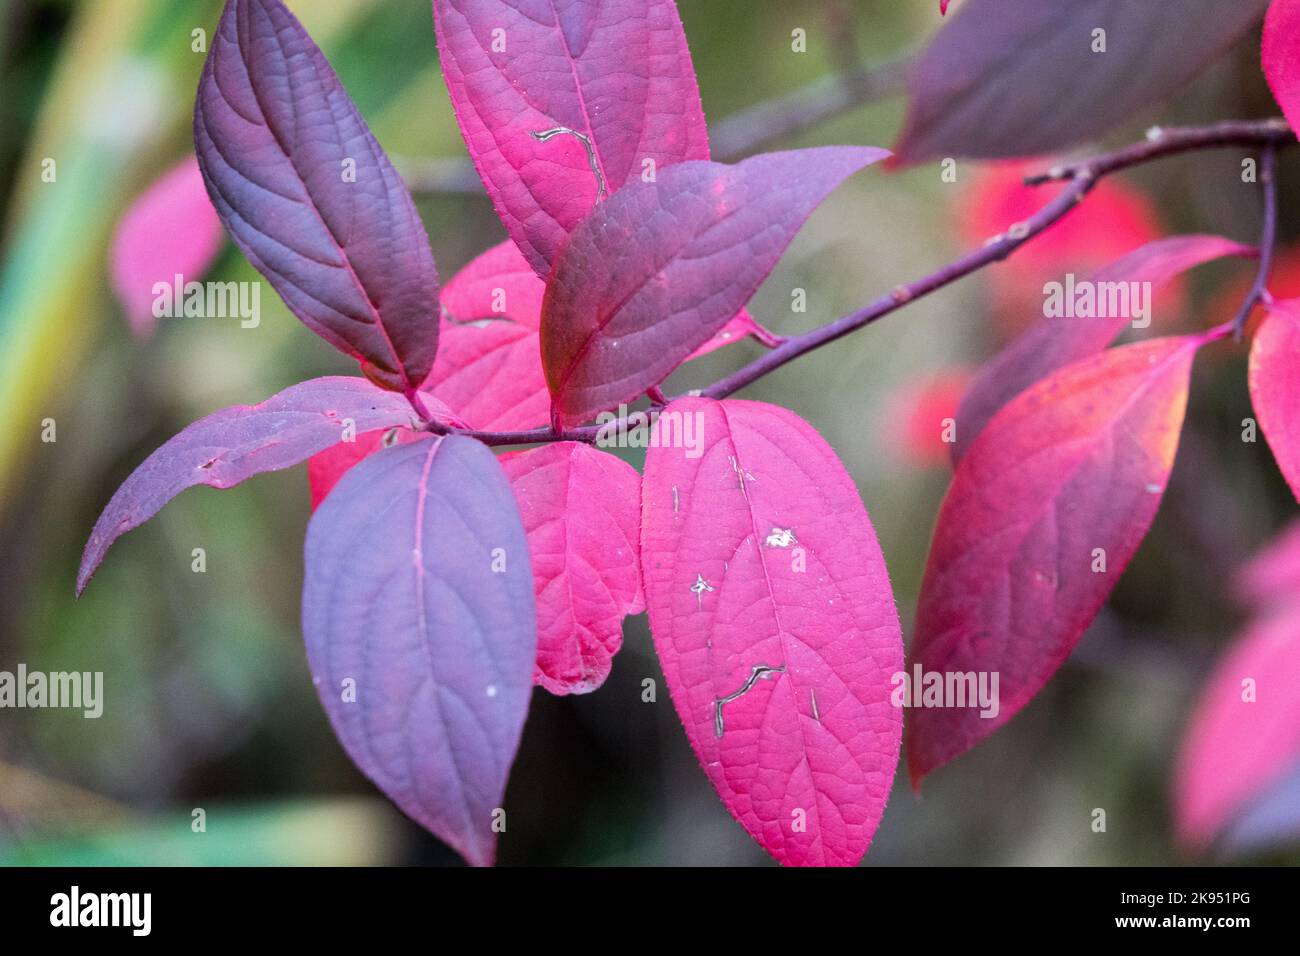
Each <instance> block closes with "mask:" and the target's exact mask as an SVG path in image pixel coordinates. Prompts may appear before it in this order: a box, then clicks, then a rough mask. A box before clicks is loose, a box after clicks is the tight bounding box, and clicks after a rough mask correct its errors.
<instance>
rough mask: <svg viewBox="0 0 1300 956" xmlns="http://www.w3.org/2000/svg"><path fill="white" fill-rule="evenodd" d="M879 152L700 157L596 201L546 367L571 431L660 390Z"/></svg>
mask: <svg viewBox="0 0 1300 956" xmlns="http://www.w3.org/2000/svg"><path fill="white" fill-rule="evenodd" d="M888 155H889V154H888V152H886V151H885V150H882V149H874V148H871V147H856V146H826V147H822V148H818V149H801V150H795V151H792V152H785V153H764V154H762V155H760V156H755V157H753V158H752V159H747V160H745V161H744V162H742V163H738V164H736V165H734V166H727V165H723V164H721V163H705V162H691V163H681V164H679V165H677V166H671V167H669V168H668V169H665V170H663V171H662V172H660V174H659V177H658V180H657V181H656V182H653V183H641V182H637V183H632V184H630V185H628V186H626V187H624V188H623V189H621V190H620V191H619V192H617V193H615V194H614V195H613V196H611V197H610V198H609V199H608V200H606V201H605V202H603V203H601V204H600V205H599V206H597V207H596V209H595V210H594V211H593V212H592V214H591V215H590V216H588V217H587V218H586V219H585V220H583V222H582V224H581V225H580V226H579V227H578V228H577V229H576V230H575V231H574V233H573V236H572V238H571V239H570V241H569V244H568V245H567V246H566V247H565V248H564V251H563V252H562V253H561V254H560V257H559V259H557V260H556V264H555V272H554V274H553V275H552V277H551V282H550V285H549V287H548V288H547V292H546V299H545V301H544V303H543V305H542V364H543V365H544V366H545V368H546V381H547V385H548V387H549V388H550V391H551V400H552V415H553V416H554V417H556V418H558V419H559V421H560V422H561V423H562V424H564V425H572V424H577V423H579V422H582V421H585V420H587V419H588V418H590V417H591V416H592V415H594V414H595V413H597V412H599V411H602V410H604V409H607V408H614V407H616V406H617V405H618V404H619V403H620V402H625V401H630V400H632V399H635V398H636V397H637V396H639V395H640V394H642V393H643V392H644V391H645V390H646V389H648V388H650V387H651V386H654V385H658V384H659V383H660V382H662V381H663V380H664V379H665V378H666V377H667V376H668V375H669V374H670V373H671V372H672V371H673V369H675V368H676V367H677V366H678V365H680V364H681V363H682V362H683V361H685V359H686V358H687V357H688V356H689V355H690V354H691V353H692V352H694V351H695V350H696V349H697V348H699V347H700V346H701V345H703V344H704V343H705V342H707V341H708V340H709V339H710V338H711V337H712V336H713V335H714V334H715V333H716V332H717V331H718V330H719V329H721V328H722V327H723V326H724V325H726V324H727V322H729V321H730V320H731V319H732V318H733V317H735V315H736V313H738V312H739V311H740V310H741V308H742V307H743V306H744V305H745V303H746V302H748V301H749V300H750V298H751V297H752V296H753V295H754V293H755V292H756V291H757V290H758V287H759V286H760V285H761V284H762V282H763V280H764V279H766V278H767V276H768V274H769V273H770V272H771V271H772V268H773V266H775V265H776V263H777V260H778V259H780V257H781V254H782V253H783V252H785V250H786V247H787V246H789V244H790V242H791V240H793V239H794V236H795V233H796V232H798V231H799V227H800V226H802V225H803V223H804V221H805V220H806V219H807V218H808V216H809V215H810V214H811V213H812V211H813V209H815V208H816V207H817V205H818V204H819V203H820V202H821V201H822V200H823V199H825V198H826V196H827V195H828V194H829V193H830V192H831V191H832V190H834V189H835V187H837V186H838V185H839V184H840V183H841V182H843V181H844V180H845V179H847V178H848V177H849V176H851V175H852V174H853V173H855V172H857V171H858V170H860V169H862V168H863V167H864V166H868V165H870V164H871V163H874V162H876V161H877V160H880V159H883V158H884V157H886V156H888Z"/></svg>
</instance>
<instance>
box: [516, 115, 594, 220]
mask: <svg viewBox="0 0 1300 956" xmlns="http://www.w3.org/2000/svg"><path fill="white" fill-rule="evenodd" d="M528 135H529V136H531V137H532V138H533V139H535V140H537V141H538V142H539V143H547V142H550V141H551V140H552V139H554V138H555V137H557V136H572V137H573V138H574V139H576V140H577V141H578V142H579V143H581V144H582V148H583V149H585V150H586V151H587V163H588V165H590V166H591V174H592V175H593V176H595V177H596V202H602V201H603V200H604V199H605V197H606V196H608V195H609V186H608V185H607V184H606V182H605V173H604V172H603V171H602V170H601V168H600V157H598V156H597V155H596V147H595V146H594V145H593V144H592V142H591V137H590V136H588V135H587V134H586V133H583V132H580V131H579V130H576V129H570V128H569V127H568V126H555V127H553V128H551V129H543V130H537V131H535V132H531V133H529V134H528Z"/></svg>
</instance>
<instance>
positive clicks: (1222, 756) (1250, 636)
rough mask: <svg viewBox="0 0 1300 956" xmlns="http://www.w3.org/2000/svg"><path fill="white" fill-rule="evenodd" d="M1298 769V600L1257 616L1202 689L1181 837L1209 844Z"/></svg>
mask: <svg viewBox="0 0 1300 956" xmlns="http://www.w3.org/2000/svg"><path fill="white" fill-rule="evenodd" d="M1247 682H1249V683H1247ZM1297 767H1300V605H1295V604H1292V605H1291V606H1290V608H1289V609H1287V610H1285V611H1283V612H1282V613H1278V614H1274V615H1271V616H1268V617H1265V618H1262V619H1260V620H1258V621H1256V622H1255V623H1254V624H1253V625H1252V626H1251V627H1250V628H1249V630H1247V631H1246V633H1245V635H1244V636H1243V637H1242V638H1241V639H1240V640H1239V641H1238V642H1237V643H1236V644H1235V645H1234V646H1233V647H1232V649H1231V650H1230V651H1229V652H1228V654H1227V655H1226V656H1225V657H1224V659H1223V661H1222V662H1221V663H1220V664H1219V666H1218V667H1217V668H1216V669H1215V671H1214V674H1213V675H1211V677H1210V679H1209V681H1208V682H1207V683H1206V685H1205V689H1204V691H1203V692H1202V693H1201V698H1200V700H1199V702H1198V703H1197V705H1196V710H1195V712H1194V713H1193V715H1192V720H1191V725H1190V727H1189V728H1188V732H1187V738H1186V740H1185V741H1184V743H1183V747H1182V752H1181V754H1180V756H1179V760H1178V768H1177V771H1176V773H1175V785H1174V819H1175V824H1176V827H1177V832H1178V837H1179V840H1180V841H1181V842H1182V843H1184V844H1185V845H1186V846H1188V847H1189V848H1191V849H1196V850H1203V849H1205V848H1206V847H1207V846H1208V845H1209V844H1210V843H1211V842H1212V841H1213V840H1214V838H1215V837H1216V836H1217V835H1219V834H1220V833H1221V832H1222V831H1223V830H1224V828H1225V827H1226V826H1227V825H1228V824H1229V823H1230V822H1231V821H1232V820H1233V819H1234V818H1236V817H1238V816H1239V815H1240V814H1241V813H1242V812H1243V811H1244V810H1245V809H1246V808H1247V807H1248V806H1249V805H1250V804H1251V803H1252V802H1253V801H1255V800H1257V799H1259V798H1261V797H1263V796H1264V795H1266V794H1267V793H1268V791H1269V790H1270V789H1272V788H1274V787H1275V786H1277V785H1279V784H1282V783H1283V782H1284V781H1285V780H1286V779H1287V777H1288V776H1289V775H1290V774H1291V773H1292V772H1293V771H1294V770H1295V769H1296V768H1297Z"/></svg>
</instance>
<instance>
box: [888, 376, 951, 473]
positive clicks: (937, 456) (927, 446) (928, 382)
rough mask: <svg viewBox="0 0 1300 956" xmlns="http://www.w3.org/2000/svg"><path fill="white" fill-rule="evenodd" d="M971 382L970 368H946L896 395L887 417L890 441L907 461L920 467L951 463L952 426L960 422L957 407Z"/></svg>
mask: <svg viewBox="0 0 1300 956" xmlns="http://www.w3.org/2000/svg"><path fill="white" fill-rule="evenodd" d="M970 380H971V373H970V370H969V369H965V368H951V369H946V370H944V371H943V372H940V373H939V374H937V375H934V376H932V377H930V378H927V379H925V380H923V381H920V382H917V383H914V384H910V385H908V386H907V387H905V388H903V389H902V390H901V391H900V392H899V393H898V394H897V395H895V396H894V399H893V401H892V402H891V408H890V413H889V415H888V420H889V422H890V423H891V424H892V428H891V434H890V439H891V443H892V445H893V446H894V447H895V448H897V449H898V450H899V451H900V452H901V457H902V458H903V459H904V460H905V461H907V462H908V463H909V464H911V465H914V466H916V467H918V468H933V467H935V466H940V467H942V466H944V465H946V464H948V462H949V459H950V456H951V454H952V445H951V443H950V442H949V441H948V440H947V436H948V433H949V426H950V425H951V424H952V423H953V422H955V421H956V419H957V407H958V405H959V404H960V403H961V397H962V395H964V394H965V393H966V389H967V388H969V387H970Z"/></svg>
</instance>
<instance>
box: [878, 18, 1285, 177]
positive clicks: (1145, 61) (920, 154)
mask: <svg viewBox="0 0 1300 956" xmlns="http://www.w3.org/2000/svg"><path fill="white" fill-rule="evenodd" d="M1266 3H1267V0H1236V2H1233V3H1226V4H1225V3H1223V2H1222V0H1177V2H1154V3H1150V2H1137V3H1134V2H1132V0H1070V2H1069V3H1044V2H1043V0H967V2H966V3H964V4H962V6H961V9H960V10H958V11H957V12H956V13H955V14H954V15H953V17H952V19H951V20H949V21H947V22H946V23H945V25H944V26H943V27H942V29H940V30H939V32H938V33H937V34H936V36H935V38H934V40H933V41H932V42H931V43H930V45H929V46H928V47H927V48H926V50H925V51H924V52H923V53H922V54H921V56H920V57H919V59H918V60H917V62H916V64H915V65H914V67H913V70H912V77H911V81H910V84H909V86H910V103H909V107H908V117H907V121H906V124H905V127H904V131H903V134H902V137H901V138H900V140H899V144H898V146H897V147H896V151H897V153H898V160H899V162H903V163H917V162H923V161H925V160H928V159H935V158H939V157H947V156H974V157H980V158H985V159H990V158H996V157H1009V156H1037V155H1041V154H1043V153H1051V152H1057V151H1059V150H1061V149H1064V148H1066V147H1068V146H1072V145H1074V144H1076V143H1080V142H1083V141H1085V140H1089V139H1092V138H1093V137H1095V136H1097V135H1098V134H1100V133H1104V132H1105V131H1107V130H1108V129H1110V128H1111V127H1113V126H1116V125H1118V124H1119V123H1122V122H1124V121H1126V120H1129V119H1131V118H1132V117H1133V116H1134V115H1135V114H1137V113H1139V112H1140V111H1141V110H1144V109H1146V108H1147V107H1149V106H1152V105H1154V104H1156V103H1158V102H1160V101H1162V100H1164V99H1167V98H1168V97H1169V96H1170V95H1171V94H1172V93H1174V92H1175V91H1176V90H1178V88H1179V87H1181V86H1182V85H1183V84H1185V83H1186V82H1188V81H1189V80H1191V79H1192V78H1193V77H1194V76H1196V75H1197V74H1198V73H1200V72H1201V71H1202V70H1203V69H1204V68H1205V67H1206V66H1208V65H1209V64H1210V63H1212V62H1213V61H1214V60H1216V59H1217V58H1218V57H1219V56H1220V55H1221V54H1222V53H1224V52H1225V51H1226V50H1227V49H1228V47H1230V46H1231V45H1232V44H1233V43H1234V42H1235V41H1236V40H1237V39H1238V38H1240V37H1241V36H1242V35H1243V34H1245V33H1246V31H1247V30H1249V29H1250V28H1251V27H1252V26H1253V25H1254V24H1255V23H1257V22H1258V21H1259V18H1260V15H1261V14H1262V13H1263V11H1264V6H1265V4H1266ZM1098 31H1103V32H1102V33H1098ZM1101 44H1104V49H1102V47H1101Z"/></svg>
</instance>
